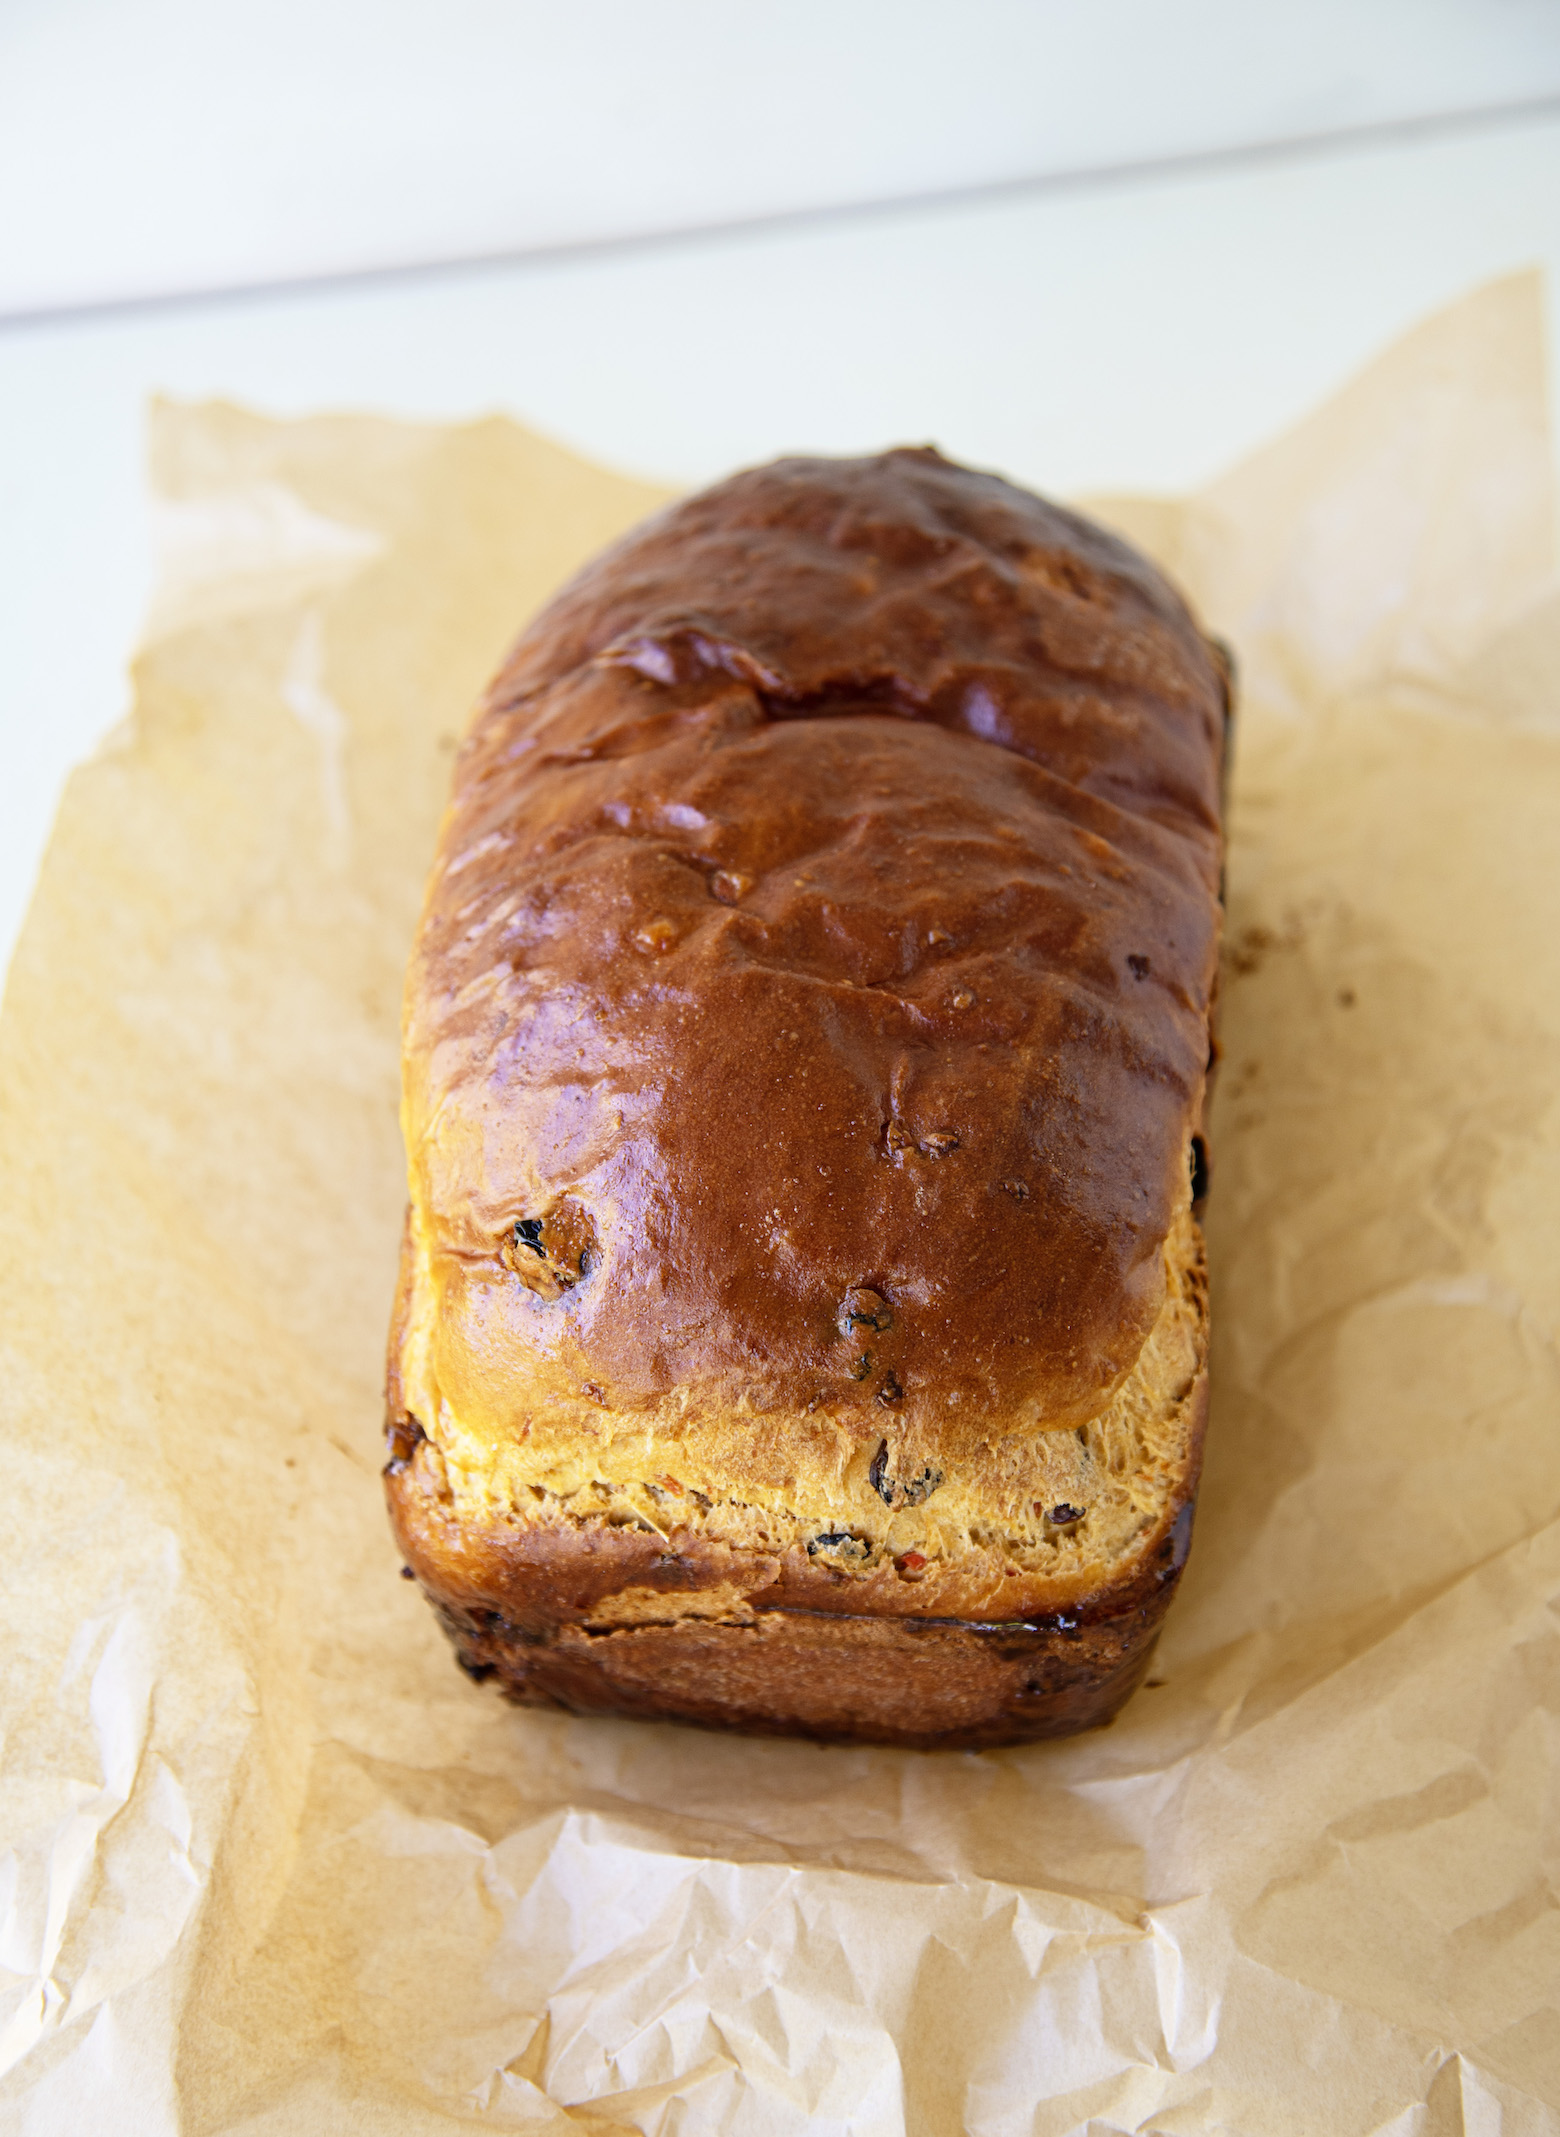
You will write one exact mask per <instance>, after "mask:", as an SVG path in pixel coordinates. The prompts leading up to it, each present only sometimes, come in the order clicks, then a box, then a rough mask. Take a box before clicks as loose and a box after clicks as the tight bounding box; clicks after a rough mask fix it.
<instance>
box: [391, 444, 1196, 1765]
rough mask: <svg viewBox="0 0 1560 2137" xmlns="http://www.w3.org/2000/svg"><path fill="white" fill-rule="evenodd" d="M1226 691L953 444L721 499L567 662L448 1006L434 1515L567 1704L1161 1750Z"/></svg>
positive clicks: (940, 1738) (400, 1505) (521, 692)
mask: <svg viewBox="0 0 1560 2137" xmlns="http://www.w3.org/2000/svg"><path fill="white" fill-rule="evenodd" d="M1226 718H1227V692H1226V677H1225V672H1224V669H1223V666H1222V664H1221V662H1220V660H1219V659H1218V657H1217V655H1216V654H1214V653H1213V652H1212V651H1211V649H1210V648H1209V647H1208V646H1207V644H1206V643H1205V641H1204V640H1203V639H1202V637H1201V635H1200V634H1199V633H1198V631H1197V630H1196V627H1195V626H1194V624H1193V623H1192V621H1191V619H1190V617H1189V616H1188V615H1187V613H1186V611H1185V609H1184V607H1183V606H1182V604H1181V603H1180V602H1179V600H1178V599H1177V597H1176V596H1175V594H1174V593H1173V592H1172V591H1171V589H1170V588H1169V587H1168V586H1167V585H1166V584H1165V583H1164V581H1163V580H1162V579H1160V578H1159V577H1158V575H1157V574H1156V573H1154V572H1153V571H1152V570H1151V568H1150V567H1149V566H1148V565H1146V564H1145V563H1144V562H1143V560H1142V559H1141V558H1139V557H1137V556H1136V555H1135V554H1134V553H1133V552H1131V551H1130V550H1128V549H1126V548H1125V546H1124V545H1122V544H1121V543H1119V542H1117V541H1115V540H1114V539H1113V538H1112V537H1110V536H1109V535H1106V534H1105V533H1103V532H1102V531H1101V530H1099V529H1097V528H1094V527H1091V526H1090V525H1089V524H1088V523H1087V522H1084V521H1082V520H1080V519H1078V518H1077V517H1076V516H1074V515H1071V514H1068V513H1064V512H1061V511H1059V510H1057V509H1056V508H1055V507H1052V506H1048V505H1046V504H1044V503H1042V502H1041V501H1040V500H1038V499H1035V498H1032V497H1029V496H1028V495H1027V494H1026V493H1024V492H1022V491H1017V490H1014V489H1013V488H1011V487H1010V486H1009V485H1007V484H1005V483H1002V482H1000V481H998V480H997V479H996V478H994V477H990V476H984V475H978V474H973V473H971V472H970V471H968V470H964V469H959V468H955V467H952V466H951V465H950V464H949V463H947V462H946V461H943V460H942V459H941V458H940V457H939V456H937V455H936V454H932V453H928V452H898V453H892V454H886V455H883V456H880V457H879V458H877V459H875V460H867V461H855V462H849V461H847V462H828V461H802V462H781V463H778V464H777V465H776V466H775V467H773V468H768V469H759V470H756V471H754V472H752V473H750V474H747V475H744V476H739V477H736V478H734V480H733V481H732V482H730V483H727V484H723V485H721V486H720V487H719V488H718V489H716V490H713V491H710V492H706V493H704V494H703V495H702V496H700V497H698V498H694V499H692V500H690V501H689V502H688V503H686V504H684V505H681V506H678V507H676V508H674V509H673V510H672V512H670V513H669V514H666V515H663V516H662V517H661V518H660V519H659V520H658V521H655V522H652V523H651V524H650V525H649V527H647V528H646V529H644V530H642V531H641V532H640V533H638V534H636V535H635V536H632V537H630V539H629V541H628V542H627V543H625V544H622V545H620V546H619V548H618V549H617V550H616V551H614V552H612V553H611V554H609V555H608V556H607V557H606V558H604V559H602V560H600V561H599V562H598V563H597V564H596V565H595V566H593V567H591V569H590V570H588V571H587V572H586V573H584V574H583V575H582V576H581V578H580V579H579V580H577V581H576V582H575V583H574V585H573V586H572V587H570V588H569V589H567V590H566V591H565V593H564V594H563V595H562V596H560V597H559V599H558V600H557V601H556V602H555V603H554V604H553V606H552V608H551V609H549V610H548V611H547V612H546V614H544V616H543V617H542V618H541V619H539V621H538V622H537V624H535V625H534V626H533V627H532V629H531V630H530V631H529V632H528V633H527V635H526V637H525V638H524V639H522V641H521V642H520V645H519V646H518V647H517V649H516V651H515V653H514V655H513V656H512V657H511V659H510V661H509V663H508V664H507V665H506V667H505V669H504V671H503V672H502V673H501V675H500V677H499V679H498V681H497V682H496V684H495V685H494V687H493V690H492V691H491V692H490V695H489V698H488V701H487V703H486V705H485V706H484V708H483V710H482V712H481V713H480V715H479V718H478V720H477V722H476V724H475V726H474V728H473V730H472V733H471V735H470V737H469V738H468V741H467V743H466V745H465V748H464V750H463V753H462V758H461V762H460V765H459V767H458V770H457V774H456V783H455V794H454V799H453V801H452V805H451V809H450V812H449V815H448V816H447V818H446V822H445V826H444V830H443V833H442V835H441V840H440V847H439V853H438V857H437V859H436V862H435V867H434V872H433V877H432V880H431V883H430V887H429V893H428V900H427V904H426V907H425V912H424V918H423V922H422V926H421V929H420V931H419V936H418V942H417V946H416V949H415V951H414V956H413V960H412V966H411V971H410V974H409V979H408V990H407V1011H406V1053H405V1062H406V1095H405V1103H404V1108H403V1122H404V1127H405V1132H406V1140H407V1148H408V1156H409V1166H410V1180H411V1207H410V1210H409V1214H408V1223H407V1233H406V1243H405V1251H404V1255H403V1267H402V1282H401V1286H400V1292H399V1297H398V1303H397V1310H396V1316H395V1325H394V1328H393V1330H392V1340H391V1360H390V1386H389V1432H390V1453H391V1459H390V1463H389V1467H388V1469H387V1488H388V1491H389V1495H390V1502H391V1510H392V1518H393V1520H394V1523H395V1527H396V1532H397V1535H398V1537H399V1539H400V1541H401V1544H402V1548H403V1550H404V1551H405V1553H406V1556H407V1561H408V1564H409V1565H410V1566H411V1567H412V1568H413V1570H414V1571H415V1572H416V1574H417V1576H418V1577H419V1579H420V1580H421V1581H422V1583H423V1585H424V1587H425V1588H426V1589H427V1591H428V1593H429V1594H430V1596H431V1598H432V1599H433V1601H434V1602H435V1604H436V1606H437V1607H438V1609H439V1611H440V1615H441V1618H442V1619H443V1622H444V1623H445V1625H446V1628H447V1629H448V1630H449V1632H450V1633H451V1636H452V1638H453V1639H454V1640H455V1643H456V1647H457V1652H458V1653H459V1655H460V1658H461V1660H462V1661H463V1663H464V1664H465V1665H466V1666H467V1667H468V1668H469V1669H471V1670H472V1671H473V1672H474V1673H475V1674H478V1675H487V1674H497V1675H498V1676H499V1678H500V1679H501V1680H502V1681H503V1683H504V1684H505V1686H506V1688H507V1689H508V1690H509V1691H510V1692H511V1693H512V1694H513V1695H514V1696H516V1697H518V1698H521V1699H524V1700H527V1701H532V1702H543V1703H556V1704H563V1705H566V1706H570V1707H574V1708H577V1709H579V1710H581V1711H590V1712H617V1713H629V1714H660V1715H666V1716H671V1717H674V1718H678V1719H683V1720H689V1721H696V1722H701V1723H706V1724H710V1725H716V1726H726V1727H735V1728H742V1729H748V1730H754V1731H759V1732H771V1733H773V1732H786V1733H799V1734H810V1735H820V1736H845V1737H859V1738H864V1739H868V1740H875V1741H881V1742H895V1743H904V1744H915V1745H930V1744H981V1743H995V1742H1003V1741H1012V1740H1016V1739H1021V1738H1027V1737H1033V1736H1043V1735H1053V1734H1059V1733H1065V1732H1066V1731H1069V1730H1071V1729H1076V1728H1080V1727H1085V1726H1089V1725H1090V1724H1092V1723H1096V1722H1099V1721H1103V1720H1107V1719H1109V1717H1110V1715H1111V1714H1112V1713H1113V1712H1114V1711H1115V1710H1116V1708H1117V1707H1118V1706H1119V1704H1120V1702H1121V1701H1122V1700H1123V1699H1124V1698H1125V1697H1126V1696H1127V1694H1128V1693H1129V1692H1130V1690H1131V1689H1132V1686H1133V1685H1134V1684H1135V1683H1136V1681H1137V1679H1138V1677H1139V1676H1140V1675H1141V1672H1142V1670H1143V1668H1144V1666H1145V1665H1146V1661H1147V1657H1148V1654H1149V1651H1150V1648H1151V1646H1152V1642H1153V1638H1154V1636H1155V1633H1156V1631H1157V1627H1158V1624H1159V1620H1160V1618H1161V1617H1162V1615H1163V1612H1164V1609H1165V1607H1166V1606H1167V1604H1168V1601H1169V1598H1170V1595H1171V1593H1172V1591H1173V1588H1174V1584H1175V1581H1176V1578H1177V1577H1178V1575H1179V1571H1180V1567H1181V1565H1182V1563H1183V1562H1184V1558H1185V1553H1186V1546H1187V1542H1188V1540H1189V1535H1190V1520H1191V1507H1192V1503H1193V1499H1194V1496H1195V1491H1196V1480H1197V1470H1198V1462H1199V1457H1200V1449H1201V1435H1202V1425H1203V1418H1204V1414H1205V1410H1206V1347H1207V1299H1206V1280H1205V1274H1204V1269H1203V1261H1202V1247H1201V1238H1200V1233H1199V1231H1198V1227H1197V1224H1196V1220H1195V1216H1194V1214H1193V1211H1192V1207H1191V1203H1192V1183H1193V1176H1194V1174H1200V1173H1201V1171H1202V1170H1203V1168H1204V1166H1205V1154H1204V1152H1203V1149H1202V1145H1201V1119H1202V1107H1203V1102H1204V1096H1205V1090H1206V1080H1207V1073H1208V1069H1209V1065H1210V1014H1211V1001H1212V987H1213V975H1214V967H1215V959H1216V953H1217V933H1218V882H1219V866H1220V850H1221V846H1220V827H1219V785H1220V778H1221V772H1222V760H1223V738H1224V725H1225V720H1226Z"/></svg>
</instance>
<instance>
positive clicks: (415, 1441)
mask: <svg viewBox="0 0 1560 2137" xmlns="http://www.w3.org/2000/svg"><path fill="white" fill-rule="evenodd" d="M427 1437H428V1435H427V1433H426V1432H424V1430H423V1428H422V1426H421V1425H420V1424H419V1423H418V1422H417V1419H416V1418H415V1417H411V1416H406V1417H392V1418H391V1420H390V1422H389V1423H388V1424H387V1425H386V1427H385V1445H386V1447H387V1448H388V1449H389V1454H390V1459H389V1461H388V1462H386V1464H385V1475H386V1476H387V1477H398V1476H399V1475H400V1474H401V1471H402V1470H403V1469H405V1468H407V1467H408V1465H409V1464H410V1462H411V1459H412V1456H413V1455H414V1454H415V1453H416V1452H417V1450H418V1448H419V1447H420V1446H421V1445H422V1443H423V1441H424V1440H425V1439H426V1438H427Z"/></svg>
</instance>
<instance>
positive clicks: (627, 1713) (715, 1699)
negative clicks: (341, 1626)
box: [435, 1566, 1180, 1750]
mask: <svg viewBox="0 0 1560 2137" xmlns="http://www.w3.org/2000/svg"><path fill="white" fill-rule="evenodd" d="M1179 1570H1180V1569H1179V1566H1177V1567H1176V1568H1175V1574H1174V1575H1171V1576H1170V1577H1162V1578H1161V1580H1160V1583H1159V1585H1158V1586H1157V1587H1156V1589H1155V1591H1154V1592H1153V1594H1152V1595H1150V1596H1147V1597H1145V1598H1143V1599H1142V1600H1141V1601H1139V1602H1137V1603H1136V1604H1135V1606H1134V1607H1132V1608H1130V1609H1127V1610H1125V1611H1121V1612H1119V1613H1117V1614H1115V1615H1108V1616H1103V1617H1099V1618H1096V1619H1094V1620H1092V1621H1090V1622H1083V1623H1072V1622H1070V1621H1069V1620H1067V1619H1066V1618H1058V1619H1057V1620H1055V1621H1051V1622H1040V1623H1015V1624H1006V1625H1002V1624H993V1625H982V1624H970V1623H961V1622H957V1621H952V1620H947V1619H940V1620H939V1619H905V1618H899V1619H893V1620H885V1619H883V1618H868V1617H846V1616H840V1615H835V1614H833V1613H829V1612H821V1611H820V1612H814V1611H801V1610H786V1609H773V1610H765V1611H762V1612H760V1613H758V1614H757V1616H756V1617H754V1618H753V1619H752V1620H751V1621H750V1622H747V1623H727V1622H721V1621H719V1620H707V1619H691V1620H690V1619H685V1620H683V1621H681V1622H678V1623H672V1624H656V1625H628V1626H617V1627H612V1628H610V1629H601V1630H595V1629H589V1628H587V1627H585V1626H582V1625H560V1626H557V1627H554V1628H551V1629H549V1630H547V1631H546V1632H537V1631H533V1630H528V1629H524V1628H522V1627H519V1626H516V1625H513V1624H511V1623H510V1622H509V1621H507V1620H506V1619H504V1618H502V1617H500V1616H499V1615H497V1614H496V1613H494V1612H491V1611H468V1610H462V1609H459V1608H452V1607H450V1606H449V1605H448V1604H443V1603H436V1604H435V1610H436V1613H437V1615H438V1618H439V1620H440V1623H441V1624H442V1625H443V1627H444V1630H445V1631H446V1633H447V1634H448V1635H449V1637H450V1639H451V1641H452V1642H453V1644H454V1647H455V1653H456V1659H457V1660H458V1661H459V1663H460V1665H461V1667H462V1668H463V1669H464V1670H465V1671H466V1672H467V1674H468V1675H470V1676H472V1677H474V1678H477V1679H478V1680H492V1681H495V1682H496V1683H497V1684H498V1686H499V1687H500V1688H501V1689H502V1691H503V1692H504V1694H505V1696H506V1697H508V1698H509V1699H511V1700H514V1701H515V1702H516V1703H517V1704H519V1705H522V1706H531V1707H550V1708H554V1709H557V1708H562V1709H564V1710H565V1711H567V1712H570V1713H574V1714H584V1715H615V1716H620V1717H623V1718H629V1719H636V1720H659V1721H675V1722H681V1723H685V1724H691V1725H692V1726H694V1727H697V1728H705V1729H723V1730H728V1731H734V1732H736V1733H738V1734H743V1735H750V1736H799V1737H809V1738H812V1739H815V1740H817V1741H821V1742H843V1743H868V1744H888V1745H898V1746H900V1747H902V1748H904V1749H907V1750H980V1749H989V1748H995V1747H997V1746H999V1745H1003V1744H1022V1743H1032V1742H1036V1741H1038V1740H1040V1739H1043V1738H1046V1737H1058V1736H1072V1735H1075V1734H1077V1733H1078V1732H1079V1731H1080V1730H1084V1729H1095V1728H1100V1727H1102V1726H1103V1725H1104V1724H1105V1723H1107V1722H1109V1721H1112V1720H1113V1719H1114V1718H1115V1716H1116V1714H1117V1713H1118V1712H1119V1711H1120V1709H1121V1707H1122V1706H1123V1705H1124V1704H1125V1702H1126V1701H1127V1699H1128V1698H1129V1697H1130V1696H1131V1694H1132V1693H1133V1692H1134V1691H1135V1690H1136V1688H1137V1686H1138V1684H1139V1683H1140V1682H1141V1681H1142V1678H1143V1676H1144V1674H1145V1672H1146V1670H1147V1668H1148V1663H1149V1659H1150V1657H1151V1655H1152V1653H1153V1649H1154V1643H1155V1641H1156V1640H1157V1639H1158V1637H1159V1628H1160V1623H1161V1621H1162V1619H1163V1617H1164V1614H1165V1611H1166V1610H1167V1608H1168V1607H1169V1604H1170V1599H1171V1596H1172V1595H1173V1593H1174V1590H1175V1586H1176V1577H1175V1576H1176V1575H1178V1574H1179Z"/></svg>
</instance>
